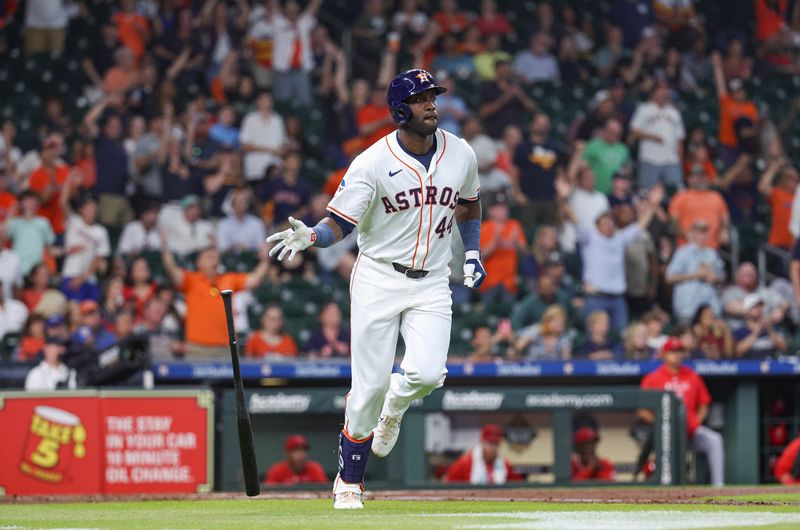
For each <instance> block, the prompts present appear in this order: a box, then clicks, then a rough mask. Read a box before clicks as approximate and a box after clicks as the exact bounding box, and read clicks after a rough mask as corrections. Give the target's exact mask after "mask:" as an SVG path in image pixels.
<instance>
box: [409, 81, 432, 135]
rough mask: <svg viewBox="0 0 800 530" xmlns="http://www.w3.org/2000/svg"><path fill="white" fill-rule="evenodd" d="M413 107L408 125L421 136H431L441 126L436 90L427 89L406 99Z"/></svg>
mask: <svg viewBox="0 0 800 530" xmlns="http://www.w3.org/2000/svg"><path fill="white" fill-rule="evenodd" d="M406 103H408V106H409V107H411V119H410V120H409V121H408V123H407V124H406V127H407V128H408V129H410V130H411V131H412V132H414V133H416V134H418V135H420V136H430V135H431V134H433V133H435V132H436V128H437V127H438V126H439V114H438V112H437V111H436V92H434V91H433V90H426V91H425V92H422V93H421V94H415V95H413V96H411V97H410V98H408V100H406Z"/></svg>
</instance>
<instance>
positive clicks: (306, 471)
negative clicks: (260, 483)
mask: <svg viewBox="0 0 800 530" xmlns="http://www.w3.org/2000/svg"><path fill="white" fill-rule="evenodd" d="M315 482H328V477H327V476H326V475H325V470H324V469H322V466H321V465H319V463H318V462H314V461H308V462H306V465H305V467H304V468H303V470H302V471H301V472H299V473H295V472H294V471H293V470H292V468H290V467H289V462H287V461H285V460H284V461H283V462H278V463H277V464H274V465H273V466H272V467H271V468H269V471H267V478H266V480H265V481H264V483H265V484H271V485H275V484H283V485H286V486H291V485H292V484H310V483H315Z"/></svg>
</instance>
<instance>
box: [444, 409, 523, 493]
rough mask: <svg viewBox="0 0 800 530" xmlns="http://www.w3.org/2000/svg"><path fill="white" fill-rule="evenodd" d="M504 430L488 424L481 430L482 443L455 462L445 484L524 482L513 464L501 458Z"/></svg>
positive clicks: (445, 479) (446, 476) (448, 472)
mask: <svg viewBox="0 0 800 530" xmlns="http://www.w3.org/2000/svg"><path fill="white" fill-rule="evenodd" d="M502 441H503V428H502V427H500V426H499V425H495V424H494V423H488V424H486V425H484V426H483V429H481V442H480V443H479V444H478V445H476V446H475V447H473V448H472V449H471V450H470V451H469V452H466V453H464V454H463V455H461V457H460V458H459V459H458V460H456V461H455V462H453V465H452V466H450V469H448V470H447V474H446V475H445V478H444V481H445V482H468V483H469V484H505V483H506V482H508V481H512V480H522V479H523V477H522V475H520V474H518V473H515V472H514V470H513V469H512V468H511V464H509V463H508V461H507V460H506V459H505V458H503V457H502V456H500V451H499V448H500V442H502Z"/></svg>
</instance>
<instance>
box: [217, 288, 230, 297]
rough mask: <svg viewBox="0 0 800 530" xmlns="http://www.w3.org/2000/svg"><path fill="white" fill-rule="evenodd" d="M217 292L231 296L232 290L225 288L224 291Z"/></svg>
mask: <svg viewBox="0 0 800 530" xmlns="http://www.w3.org/2000/svg"><path fill="white" fill-rule="evenodd" d="M219 294H221V295H222V296H233V291H231V290H230V289H225V290H224V291H220V292H219Z"/></svg>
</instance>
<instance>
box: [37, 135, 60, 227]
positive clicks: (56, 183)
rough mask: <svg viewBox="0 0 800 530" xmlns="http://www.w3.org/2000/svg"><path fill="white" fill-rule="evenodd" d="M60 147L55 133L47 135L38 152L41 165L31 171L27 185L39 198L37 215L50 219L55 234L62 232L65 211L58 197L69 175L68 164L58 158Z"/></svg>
mask: <svg viewBox="0 0 800 530" xmlns="http://www.w3.org/2000/svg"><path fill="white" fill-rule="evenodd" d="M59 136H60V135H59ZM62 148H63V143H62V142H61V141H60V140H59V138H56V135H50V136H48V137H47V138H46V139H45V141H44V143H42V149H41V152H40V157H41V159H42V165H41V166H40V167H39V169H37V170H36V171H34V172H33V173H31V176H30V179H29V180H28V187H29V188H30V189H31V190H33V191H35V192H37V193H38V194H39V197H40V199H41V206H40V207H39V215H41V216H42V217H44V218H45V219H47V220H48V221H50V225H51V226H52V227H53V232H54V233H55V234H56V236H61V235H63V234H64V229H65V224H64V220H65V218H64V215H65V213H64V210H63V209H62V208H61V205H60V204H59V199H60V197H61V190H62V189H63V187H64V184H65V183H66V182H67V177H68V176H69V166H67V165H66V164H64V163H63V162H62V161H61V159H60V158H59V157H60V155H61V150H62Z"/></svg>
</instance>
